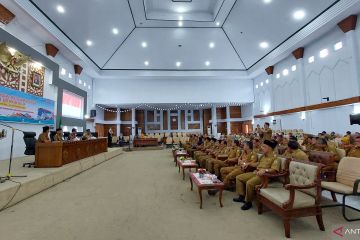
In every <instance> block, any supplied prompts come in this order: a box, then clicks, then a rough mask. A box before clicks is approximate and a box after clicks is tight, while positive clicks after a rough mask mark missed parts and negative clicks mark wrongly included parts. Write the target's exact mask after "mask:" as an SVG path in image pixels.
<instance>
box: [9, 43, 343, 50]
mask: <svg viewBox="0 0 360 240" xmlns="http://www.w3.org/2000/svg"><path fill="white" fill-rule="evenodd" d="M342 47H343V43H342V42H338V43H336V44H335V45H334V50H335V51H337V50H339V49H342ZM9 51H10V49H9Z"/></svg>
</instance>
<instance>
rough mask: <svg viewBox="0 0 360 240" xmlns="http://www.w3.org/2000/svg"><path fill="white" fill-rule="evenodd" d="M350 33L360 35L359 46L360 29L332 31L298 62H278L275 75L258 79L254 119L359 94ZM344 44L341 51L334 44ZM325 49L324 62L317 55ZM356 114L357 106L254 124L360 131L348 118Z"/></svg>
mask: <svg viewBox="0 0 360 240" xmlns="http://www.w3.org/2000/svg"><path fill="white" fill-rule="evenodd" d="M358 24H359V23H358ZM350 34H353V35H355V36H356V41H355V42H356V44H357V46H356V47H358V46H359V39H360V30H359V27H358V29H357V30H356V32H352V33H347V34H344V33H343V32H342V31H341V30H340V29H339V28H338V27H334V28H333V29H332V30H331V31H330V32H328V33H327V34H325V35H324V36H322V37H321V38H319V39H318V40H316V41H314V42H313V43H311V44H309V45H308V46H305V54H304V58H303V59H302V60H296V59H295V58H294V57H293V56H292V55H291V56H289V57H287V58H286V59H284V60H283V61H281V62H279V63H277V64H275V70H274V75H272V76H268V75H267V74H266V73H264V74H262V75H260V76H258V77H256V78H255V79H254V92H255V102H254V104H253V109H254V115H259V114H266V113H268V112H274V111H281V110H287V109H292V108H297V107H303V106H308V105H313V104H319V103H324V102H326V100H324V99H323V98H325V97H329V98H330V101H336V100H341V99H346V98H351V97H354V96H359V95H360V94H359V86H360V79H359V75H356V71H355V70H356V68H358V67H359V65H358V64H357V61H356V59H357V58H358V57H359V52H358V51H357V50H356V48H354V46H353V45H352V42H351V37H350ZM340 41H341V42H342V43H343V48H342V49H340V50H337V51H335V50H334V44H335V43H337V42H340ZM323 49H328V51H329V55H328V56H327V57H325V58H320V56H319V53H320V51H321V50H323ZM311 56H314V57H315V62H313V63H309V62H308V59H309V57H311ZM294 65H295V66H296V71H294V72H293V71H292V70H291V68H292V66H294ZM284 69H288V70H289V74H288V75H287V76H284V75H283V70H284ZM278 74H280V75H281V76H280V78H277V75H278ZM266 79H269V84H266V83H265V81H266ZM261 82H263V86H261ZM256 85H258V88H256ZM352 113H354V106H353V105H349V106H341V107H337V108H331V109H323V110H316V111H309V112H306V113H294V114H289V115H283V116H275V117H268V118H264V119H255V124H257V123H260V124H263V123H264V122H265V121H268V122H270V123H272V120H273V119H276V120H277V123H276V125H274V126H273V128H274V129H280V128H282V129H304V130H305V131H306V132H310V133H318V132H321V131H323V130H325V131H336V132H338V133H345V132H346V131H347V130H352V131H359V130H360V128H359V127H358V126H350V122H349V115H350V114H352ZM302 114H305V117H306V119H304V120H302V119H301V115H302Z"/></svg>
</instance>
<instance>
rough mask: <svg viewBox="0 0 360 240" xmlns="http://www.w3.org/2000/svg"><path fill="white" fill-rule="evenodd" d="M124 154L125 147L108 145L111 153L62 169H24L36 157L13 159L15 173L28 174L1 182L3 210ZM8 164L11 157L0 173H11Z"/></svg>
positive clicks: (1, 164) (65, 166) (1, 166)
mask: <svg viewBox="0 0 360 240" xmlns="http://www.w3.org/2000/svg"><path fill="white" fill-rule="evenodd" d="M122 153H123V150H122V148H108V152H105V153H101V154H98V155H95V156H92V157H88V158H84V159H82V160H79V161H76V162H73V163H70V164H67V165H64V166H62V167H59V168H27V167H26V168H23V167H22V165H23V163H26V162H33V161H34V159H35V157H34V156H29V157H22V158H16V159H14V160H13V166H12V174H13V175H26V176H27V177H24V178H12V180H13V181H14V182H12V181H6V182H5V183H1V184H0V211H1V210H3V209H5V208H7V207H10V206H13V205H15V204H16V203H18V202H20V201H22V200H24V199H26V198H29V197H31V196H33V195H35V194H37V193H39V192H41V191H43V190H46V189H48V188H50V187H52V186H54V185H56V184H58V183H61V182H63V181H65V180H67V179H69V178H71V177H73V176H75V175H77V174H79V173H81V172H83V171H86V170H88V169H90V168H92V167H95V166H96V165H99V164H101V163H103V162H105V161H107V160H110V159H112V158H114V157H116V156H118V155H120V154H122ZM8 164H9V160H4V161H0V176H5V175H6V174H7V171H8Z"/></svg>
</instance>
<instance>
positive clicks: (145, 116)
mask: <svg viewBox="0 0 360 240" xmlns="http://www.w3.org/2000/svg"><path fill="white" fill-rule="evenodd" d="M144 114H145V115H144V128H145V129H144V133H146V134H147V131H148V130H147V110H145V111H144Z"/></svg>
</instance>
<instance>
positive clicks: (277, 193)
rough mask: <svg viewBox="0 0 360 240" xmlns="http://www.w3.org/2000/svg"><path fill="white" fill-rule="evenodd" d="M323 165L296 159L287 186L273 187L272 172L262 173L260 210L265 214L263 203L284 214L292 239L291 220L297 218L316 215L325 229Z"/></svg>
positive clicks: (291, 164) (287, 233) (321, 226)
mask: <svg viewBox="0 0 360 240" xmlns="http://www.w3.org/2000/svg"><path fill="white" fill-rule="evenodd" d="M320 169H321V165H319V164H316V163H305V162H301V161H297V160H292V161H291V162H290V164H289V171H288V172H283V173H281V174H282V175H283V176H286V175H288V177H289V182H290V184H286V185H285V187H271V186H268V184H267V182H268V181H269V177H271V176H272V175H271V174H266V175H264V176H262V184H261V186H260V187H259V188H257V200H258V201H257V205H258V213H259V214H262V212H263V205H265V206H266V207H268V208H270V209H271V210H273V211H274V212H275V213H277V214H278V215H280V216H281V217H282V219H283V222H284V228H285V236H286V237H287V238H290V220H291V219H293V218H299V217H306V216H314V215H315V216H316V219H317V222H318V225H319V228H320V230H322V231H325V227H324V224H323V220H322V211H321V207H320V205H319V204H320V198H321V185H320V184H321V183H320Z"/></svg>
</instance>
